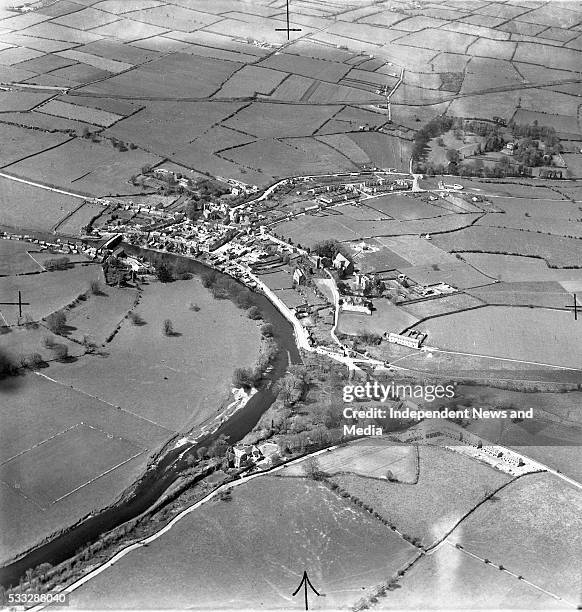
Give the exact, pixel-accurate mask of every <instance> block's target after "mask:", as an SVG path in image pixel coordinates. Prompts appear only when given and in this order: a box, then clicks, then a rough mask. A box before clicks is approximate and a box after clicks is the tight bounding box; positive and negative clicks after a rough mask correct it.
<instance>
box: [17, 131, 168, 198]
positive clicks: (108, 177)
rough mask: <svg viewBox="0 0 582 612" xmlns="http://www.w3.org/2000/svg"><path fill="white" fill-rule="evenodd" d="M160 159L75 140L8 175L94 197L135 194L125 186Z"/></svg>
mask: <svg viewBox="0 0 582 612" xmlns="http://www.w3.org/2000/svg"><path fill="white" fill-rule="evenodd" d="M161 161H162V158H161V157H158V156H156V155H152V154H150V153H146V152H144V151H140V150H139V149H135V150H128V151H124V152H121V151H118V150H117V149H114V148H113V147H112V146H111V144H110V143H109V142H108V141H103V142H101V143H99V144H96V143H93V142H91V141H90V140H84V139H76V140H74V141H71V142H69V143H67V144H66V145H63V146H62V147H59V148H58V149H53V150H52V151H47V152H46V153H42V154H40V155H36V156H34V157H33V158H30V159H27V160H25V161H22V162H20V163H17V164H12V165H11V166H10V167H9V169H8V171H9V172H12V173H14V174H17V175H18V176H26V177H30V178H34V179H37V180H40V181H44V182H46V183H49V184H51V185H57V186H59V187H63V188H71V189H75V190H78V191H81V192H85V193H91V194H93V195H96V196H105V195H115V194H117V193H119V194H127V193H135V192H136V191H139V189H138V188H136V187H135V186H133V185H132V184H131V183H130V182H129V178H130V176H131V175H133V174H138V173H139V171H140V168H141V167H142V166H143V165H145V164H151V165H156V164H158V163H160V162H161ZM65 162H66V163H65Z"/></svg>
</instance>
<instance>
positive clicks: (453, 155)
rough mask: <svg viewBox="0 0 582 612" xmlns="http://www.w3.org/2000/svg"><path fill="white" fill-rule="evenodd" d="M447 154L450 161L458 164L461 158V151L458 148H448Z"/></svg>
mask: <svg viewBox="0 0 582 612" xmlns="http://www.w3.org/2000/svg"><path fill="white" fill-rule="evenodd" d="M446 155H447V159H448V160H449V162H452V163H453V164H458V163H459V160H460V158H461V156H460V155H459V152H458V151H457V150H456V149H447V153H446Z"/></svg>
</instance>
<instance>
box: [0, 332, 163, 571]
mask: <svg viewBox="0 0 582 612" xmlns="http://www.w3.org/2000/svg"><path fill="white" fill-rule="evenodd" d="M27 331H28V330H27ZM16 333H20V331H18V332H12V333H11V334H9V335H8V336H5V337H7V338H9V337H10V336H12V335H13V334H16ZM84 359H87V358H86V357H85V358H84ZM94 359H95V358H94ZM53 369H54V367H53V366H52V365H51V367H50V368H49V370H48V372H49V375H51V376H52V374H53V372H52V371H51V370H53ZM41 372H44V371H43V370H41ZM15 381H16V382H15V383H14V384H12V385H7V384H6V383H4V384H3V386H2V395H3V397H4V398H5V400H6V401H5V402H4V403H3V409H2V411H1V414H0V422H1V424H2V427H1V428H0V431H1V432H2V433H1V440H2V444H1V445H0V447H1V449H2V451H1V454H0V463H1V467H0V471H1V472H2V483H0V486H1V489H2V495H0V504H1V508H0V524H1V526H2V528H1V529H0V534H1V535H0V549H1V550H2V561H6V560H7V559H9V558H10V557H13V556H15V555H17V554H18V553H21V552H22V551H24V550H25V549H26V548H28V547H30V546H32V545H33V544H35V543H36V542H38V541H40V540H41V539H42V538H44V537H46V536H47V535H48V534H50V533H52V532H53V531H56V530H58V529H62V528H63V527H66V526H68V525H70V524H72V523H73V522H75V521H76V520H78V519H80V518H81V517H82V516H84V515H86V514H87V513H89V512H91V511H92V510H95V509H99V508H102V507H103V506H105V505H106V504H108V503H111V502H112V501H114V499H115V498H116V497H117V496H118V495H119V494H120V493H121V492H122V491H123V489H124V488H126V487H127V486H129V485H130V484H131V482H132V481H133V480H134V479H135V478H136V477H137V475H138V474H139V473H140V472H141V470H143V469H144V467H145V462H146V459H147V456H148V455H149V452H151V451H152V450H153V449H154V448H156V447H157V446H158V445H159V444H160V443H161V442H162V441H163V440H164V439H166V438H168V437H169V436H170V435H171V432H170V431H167V430H165V429H163V428H161V427H158V426H156V425H154V424H153V423H150V422H148V421H145V420H143V419H139V418H137V417H135V416H133V415H131V414H130V413H128V412H125V411H123V410H119V409H117V408H114V407H113V406H111V405H109V404H107V403H105V402H102V401H100V400H98V399H96V398H91V397H89V396H87V395H85V394H83V393H79V392H77V391H75V390H73V389H71V388H70V387H66V386H63V385H60V384H58V383H54V382H52V381H50V380H47V379H46V378H44V377H43V376H41V375H34V374H29V375H27V376H25V377H19V378H17V379H15ZM92 428H93V429H92ZM65 432H66V433H65ZM102 432H104V433H102ZM109 436H111V437H109ZM86 451H90V454H88V455H87V454H84V453H85V452H86ZM140 451H141V453H142V454H140V455H139V456H137V457H135V458H134V459H132V460H131V461H128V462H127V463H125V464H123V465H120V466H119V467H117V468H116V469H114V470H112V471H109V472H108V473H106V474H103V472H107V470H108V469H110V468H112V467H114V466H115V465H116V464H118V463H121V462H122V461H124V460H125V459H128V458H129V457H131V456H132V455H134V454H135V453H138V452H140ZM39 453H40V454H39ZM72 456H74V457H79V461H74V462H71V457H72ZM82 457H85V460H82V459H81V458H82ZM11 458H12V460H11ZM36 460H38V461H36ZM30 461H34V467H30ZM39 461H40V463H39ZM4 478H10V479H11V480H10V482H5V481H4ZM95 478H96V480H93V479H95ZM90 480H92V482H91V483H90V484H89V483H88V481H90ZM85 483H87V485H86V486H83V487H82V488H79V489H78V490H77V491H73V490H74V489H75V488H77V487H79V486H81V485H83V484H85ZM53 485H54V486H53ZM57 491H58V494H57ZM28 494H31V495H32V497H30V498H29V497H28ZM67 494H68V495H67ZM63 495H66V496H65V497H63ZM58 497H62V499H60V500H59V501H56V499H57V498H58Z"/></svg>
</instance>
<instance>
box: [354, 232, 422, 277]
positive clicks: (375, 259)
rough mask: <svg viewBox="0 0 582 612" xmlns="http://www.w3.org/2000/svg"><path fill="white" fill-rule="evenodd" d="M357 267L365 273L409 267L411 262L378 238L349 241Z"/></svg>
mask: <svg viewBox="0 0 582 612" xmlns="http://www.w3.org/2000/svg"><path fill="white" fill-rule="evenodd" d="M348 245H349V247H350V250H351V252H352V255H353V260H354V263H355V265H356V267H357V268H358V269H359V270H361V271H362V272H364V273H368V272H385V271H387V270H396V269H399V268H401V267H404V268H406V267H408V266H410V263H409V262H408V261H406V259H403V258H402V257H400V256H399V255H397V254H396V253H394V251H392V250H390V249H389V248H387V247H385V246H382V245H381V244H380V243H379V242H378V241H377V240H375V239H371V240H362V241H360V242H351V243H348Z"/></svg>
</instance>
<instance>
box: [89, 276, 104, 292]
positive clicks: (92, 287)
mask: <svg viewBox="0 0 582 612" xmlns="http://www.w3.org/2000/svg"><path fill="white" fill-rule="evenodd" d="M89 291H91V293H92V294H93V295H103V289H102V288H101V283H100V282H99V281H98V280H92V281H91V282H90V283H89Z"/></svg>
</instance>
